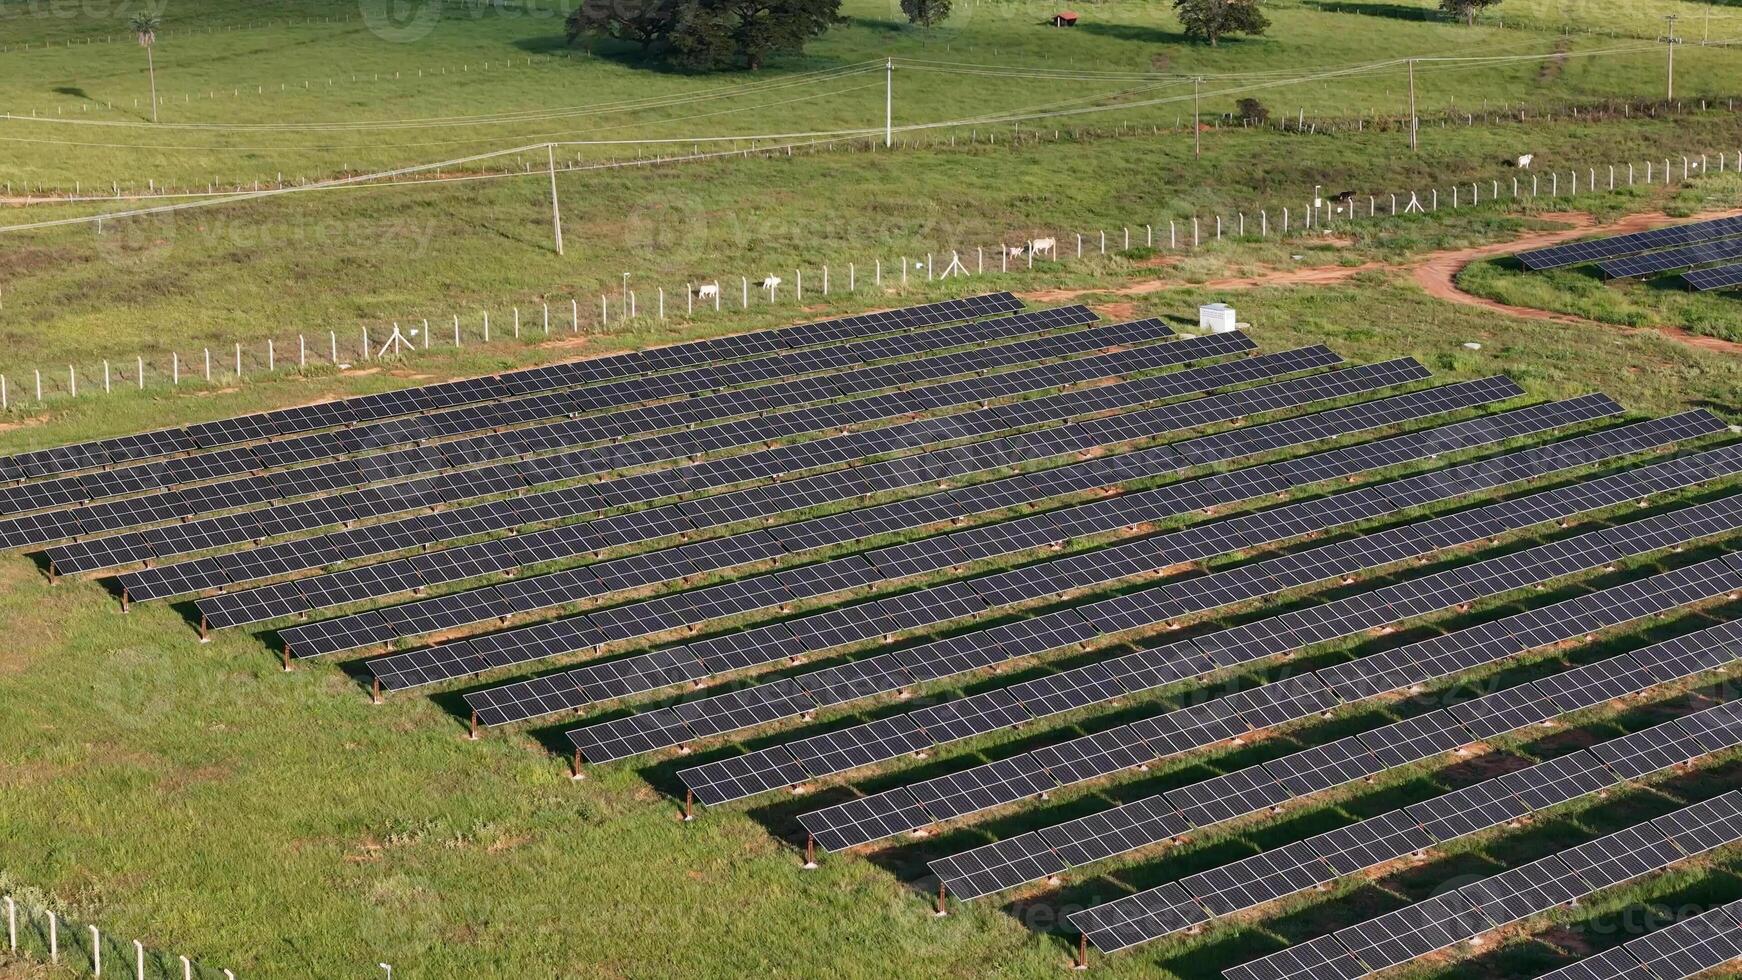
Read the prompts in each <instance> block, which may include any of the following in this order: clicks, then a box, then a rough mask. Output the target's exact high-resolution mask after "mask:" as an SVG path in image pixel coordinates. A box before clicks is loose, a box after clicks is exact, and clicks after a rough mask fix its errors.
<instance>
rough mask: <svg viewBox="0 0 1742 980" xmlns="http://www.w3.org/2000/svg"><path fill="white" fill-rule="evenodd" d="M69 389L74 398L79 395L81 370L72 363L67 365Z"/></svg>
mask: <svg viewBox="0 0 1742 980" xmlns="http://www.w3.org/2000/svg"><path fill="white" fill-rule="evenodd" d="M67 391H68V393H69V394H71V395H72V396H73V397H74V398H77V397H79V372H78V371H77V370H75V369H74V368H73V366H72V365H71V364H68V365H67Z"/></svg>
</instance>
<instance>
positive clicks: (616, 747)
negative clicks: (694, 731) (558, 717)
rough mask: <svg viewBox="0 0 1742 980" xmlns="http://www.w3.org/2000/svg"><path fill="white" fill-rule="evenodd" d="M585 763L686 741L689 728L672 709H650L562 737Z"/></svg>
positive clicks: (571, 732) (649, 750)
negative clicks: (566, 739) (578, 753)
mask: <svg viewBox="0 0 1742 980" xmlns="http://www.w3.org/2000/svg"><path fill="white" fill-rule="evenodd" d="M563 734H564V735H565V736H566V737H567V738H568V740H569V744H571V745H573V746H574V747H575V749H576V751H578V752H580V754H581V757H582V758H584V759H586V760H587V761H588V762H595V763H598V762H611V761H614V760H616V759H625V758H628V757H629V756H632V755H639V754H640V753H643V752H651V751H652V750H654V749H657V748H663V747H665V746H667V745H675V744H677V743H679V742H682V741H684V740H685V739H687V738H689V737H690V736H689V728H688V727H686V726H685V725H684V723H683V718H682V717H680V716H679V715H678V713H677V711H676V710H675V709H673V708H669V707H667V708H654V709H653V710H652V711H643V712H641V713H640V714H634V715H629V716H627V717H624V718H618V719H616V720H613V721H608V722H602V723H600V724H596V725H588V726H586V727H585V728H576V729H573V730H571V731H567V732H564V733H563Z"/></svg>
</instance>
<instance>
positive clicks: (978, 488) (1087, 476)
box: [281, 378, 1619, 656]
mask: <svg viewBox="0 0 1742 980" xmlns="http://www.w3.org/2000/svg"><path fill="white" fill-rule="evenodd" d="M1520 393H1521V392H1520V390H1519V389H1518V388H1517V387H1516V386H1515V385H1513V384H1512V383H1511V382H1510V381H1509V380H1507V379H1504V378H1491V379H1486V380H1485V381H1475V382H1466V383H1462V384H1457V385H1449V386H1446V387H1443V388H1433V389H1427V390H1425V391H1421V392H1414V393H1410V394H1405V395H1399V396H1395V397H1393V398H1389V399H1382V400H1381V401H1379V402H1363V403H1360V404H1358V405H1353V406H1347V407H1344V408H1339V409H1332V410H1330V411H1329V412H1324V413H1318V414H1317V415H1313V416H1305V417H1297V418H1293V419H1287V420H1283V421H1278V422H1271V423H1266V424H1263V425H1258V426H1253V427H1250V428H1243V429H1239V430H1234V431H1231V432H1227V433H1221V434H1217V435H1211V436H1203V437H1199V438H1198V439H1190V440H1186V441H1184V442H1181V443H1175V444H1171V445H1166V446H1158V447H1154V448H1152V449H1149V450H1140V451H1139V452H1137V453H1134V454H1132V456H1131V457H1128V458H1123V459H1121V460H1119V462H1118V463H1117V464H1116V465H1109V464H1108V462H1107V461H1105V460H1103V459H1097V460H1091V461H1085V462H1080V463H1075V464H1071V465H1067V466H1063V467H1060V468H1058V469H1056V470H1052V471H1043V472H1042V473H1041V474H1038V475H1034V474H1023V475H1019V476H1013V477H1009V478H1007V479H1006V480H995V481H991V482H988V483H982V484H976V485H974V486H972V487H969V488H964V489H961V490H950V491H945V492H942V493H937V494H931V495H927V496H924V497H917V498H908V499H905V500H900V501H895V502H892V503H888V504H880V505H877V506H874V507H870V508H865V509H863V510H857V511H849V512H845V513H842V514H832V515H828V516H825V517H818V518H811V519H809V520H802V521H797V522H795V523H793V524H789V525H784V526H782V527H779V528H776V529H773V530H763V529H758V530H754V531H749V532H746V533H743V534H739V535H732V536H729V537H724V538H716V539H710V540H707V541H700V542H695V543H692V544H686V545H682V546H679V547H677V548H672V549H668V550H667V551H663V552H653V553H648V554H643V555H636V556H631V557H628V558H622V559H615V560H613V561H609V562H603V563H600V564H598V565H592V566H582V567H580V568H574V569H567V570H564V571H560V572H554V573H551V574H548V575H539V576H531V577H528V578H522V579H516V580H514V581H512V582H509V583H507V584H505V585H501V586H488V587H485V588H483V589H478V590H474V591H473V592H469V593H453V594H450V595H446V596H441V597H438V598H433V599H425V600H421V601H419V602H414V603H410V604H407V605H405V606H398V607H391V608H388V609H383V610H370V611H367V612H363V613H357V614H354V615H352V616H342V617H338V618H335V619H330V620H324V621H321V622H319V623H313V624H309V625H306V626H297V627H292V628H289V629H286V630H284V631H282V634H281V635H282V637H283V639H284V640H285V642H286V643H287V644H289V646H290V647H291V649H293V650H295V651H298V652H299V653H300V654H302V655H305V656H307V655H312V654H321V653H334V652H338V651H340V650H347V649H354V648H356V647H359V646H366V645H369V644H372V643H377V642H382V641H383V640H386V639H391V638H398V639H405V638H408V637H415V636H418V635H422V634H425V633H433V632H439V631H442V630H448V629H455V628H458V627H461V626H465V625H469V624H471V623H477V622H487V621H489V620H491V619H496V618H502V619H506V618H507V617H508V616H510V615H513V614H521V613H526V612H532V611H536V610H541V609H555V608H560V607H561V606H563V605H565V604H568V603H571V602H575V601H578V600H581V599H597V598H601V597H604V596H608V595H611V594H612V593H614V592H617V591H619V590H620V589H621V588H624V587H631V586H633V587H639V586H643V585H648V584H653V583H654V582H658V581H667V580H674V579H686V578H687V577H688V576H690V575H700V574H705V573H710V572H717V571H722V570H724V569H727V568H730V567H733V566H735V565H739V564H744V563H746V562H752V561H760V560H765V559H769V558H777V559H778V558H785V557H788V556H792V555H796V554H797V553H799V552H801V551H803V550H806V549H814V548H821V547H827V546H829V545H834V544H840V543H845V542H850V541H855V540H862V539H864V538H867V537H871V536H874V535H884V534H891V533H896V532H901V531H908V530H913V529H916V528H920V527H925V526H928V525H934V524H940V523H945V522H949V521H953V520H959V519H961V518H965V517H967V516H969V515H972V514H975V513H976V512H983V511H986V510H989V509H1005V508H1009V507H1013V506H1017V505H1020V504H1031V503H1038V502H1040V501H1042V500H1045V499H1047V498H1050V497H1057V496H1061V495H1065V494H1073V493H1080V492H1083V491H1087V490H1091V489H1094V488H1099V487H1107V486H1112V485H1122V484H1123V482H1124V481H1129V480H1141V479H1145V478H1148V477H1156V476H1161V475H1163V474H1167V473H1174V472H1178V471H1179V470H1182V469H1185V468H1188V467H1191V466H1203V465H1209V464H1211V463H1221V462H1228V461H1231V460H1234V459H1238V458H1241V457H1244V456H1250V455H1255V454H1257V453H1260V452H1264V451H1269V450H1272V449H1277V448H1281V447H1282V446H1285V445H1297V444H1300V443H1301V442H1304V441H1306V440H1308V439H1314V438H1324V437H1325V433H1326V432H1327V427H1330V429H1331V430H1334V431H1337V432H1341V433H1352V432H1356V431H1361V430H1362V429H1367V428H1376V427H1379V426H1385V425H1394V424H1400V423H1402V422H1405V421H1408V420H1412V419H1418V418H1423V417H1427V416H1430V415H1434V414H1439V413H1442V412H1446V411H1452V410H1455V409H1458V408H1467V407H1474V406H1477V405H1481V404H1484V403H1487V402H1491V401H1498V400H1503V399H1506V398H1511V397H1515V396H1516V395H1518V394H1520ZM1618 410H1619V407H1618V406H1615V405H1614V404H1613V403H1612V402H1608V401H1607V400H1606V399H1600V398H1595V399H1587V400H1584V401H1580V402H1578V403H1576V404H1574V405H1571V406H1565V407H1564V408H1561V409H1549V408H1547V407H1544V406H1538V407H1536V408H1533V409H1526V410H1521V411H1522V412H1524V413H1526V414H1524V415H1521V416H1519V417H1518V418H1516V419H1510V420H1506V421H1505V422H1501V423H1497V424H1496V425H1495V426H1493V427H1483V426H1477V425H1474V424H1471V425H1469V426H1467V427H1466V431H1467V432H1468V434H1466V431H1455V432H1452V433H1448V434H1447V436H1448V437H1451V438H1457V437H1460V436H1462V437H1464V438H1474V437H1476V435H1477V434H1478V433H1479V434H1480V437H1481V438H1483V439H1485V440H1488V441H1493V440H1496V439H1500V438H1506V437H1505V436H1503V435H1500V434H1499V432H1500V429H1501V428H1502V427H1505V426H1507V425H1508V424H1510V425H1512V426H1516V427H1520V428H1519V429H1518V431H1521V432H1522V431H1526V430H1527V429H1528V430H1529V431H1536V430H1537V429H1538V428H1539V427H1540V425H1541V424H1542V423H1541V421H1540V419H1541V418H1542V417H1554V418H1557V419H1561V420H1562V421H1560V422H1559V423H1557V424H1568V423H1569V422H1570V421H1571V420H1572V417H1573V416H1575V415H1578V416H1583V417H1584V418H1594V417H1598V416H1597V414H1593V413H1600V414H1612V413H1613V412H1614V411H1618ZM1327 416H1331V417H1327ZM1433 445H1434V447H1435V448H1433V449H1429V450H1427V451H1428V452H1435V451H1441V450H1440V448H1439V445H1440V444H1438V443H1435V444H1433ZM1391 448H1392V447H1391V446H1383V447H1376V448H1375V449H1374V450H1372V451H1373V452H1377V453H1384V452H1386V451H1388V450H1391ZM1372 458H1373V459H1374V460H1375V461H1377V460H1379V459H1381V458H1383V457H1382V456H1373V457H1372ZM1303 469H1304V468H1303V467H1302V466H1300V465H1296V466H1288V465H1285V464H1276V465H1274V466H1273V467H1271V468H1269V469H1266V470H1264V471H1262V472H1261V473H1259V474H1252V473H1246V474H1242V475H1241V476H1239V477H1233V476H1218V477H1210V478H1204V479H1203V480H1202V481H1193V482H1192V483H1191V484H1182V485H1173V486H1172V487H1169V488H1156V489H1154V490H1148V491H1142V492H1139V493H1130V494H1122V495H1120V496H1119V497H1116V498H1113V499H1111V500H1099V501H1095V502H1092V503H1087V504H1079V505H1076V506H1074V507H1069V508H1064V509H1061V510H1059V511H1056V512H1053V513H1050V514H1034V515H1030V516H1027V517H1023V518H1019V519H1017V520H1013V521H1008V522H1003V523H999V524H990V525H983V526H980V527H975V528H970V529H966V530H961V531H955V532H951V533H949V534H945V535H940V536H937V537H933V538H927V539H921V540H914V541H908V542H906V543H903V544H899V545H894V546H891V547H887V548H881V549H878V550H876V551H872V552H870V553H868V554H867V555H865V556H863V557H860V556H846V557H842V558H837V559H834V560H832V561H828V562H823V563H819V564H818V565H803V566H798V567H794V568H791V569H787V570H785V571H781V572H777V573H775V574H774V575H772V576H763V579H764V580H768V579H775V580H778V581H779V583H780V584H781V585H782V586H784V587H785V588H786V589H787V591H788V592H790V593H791V595H790V596H787V597H784V598H780V599H778V600H777V601H778V602H780V603H784V602H786V601H791V600H794V599H804V598H812V597H815V596H819V595H823V594H826V593H828V592H835V591H840V590H842V589H848V588H860V587H863V586H867V585H874V584H878V583H881V582H887V581H891V580H896V579H902V578H908V577H911V576H914V575H920V574H924V573H926V572H931V571H937V570H940V569H943V568H950V567H955V566H960V565H965V564H967V563H969V562H972V561H978V560H982V559H986V558H991V557H995V556H999V555H1005V554H1009V553H1012V552H1016V551H1022V550H1027V549H1031V548H1036V547H1041V546H1044V545H1052V544H1055V543H1061V542H1063V541H1066V540H1069V539H1072V538H1078V537H1083V536H1085V535H1091V534H1096V533H1100V532H1103V531H1111V530H1115V529H1118V528H1121V527H1125V526H1129V525H1136V524H1140V523H1143V522H1144V521H1147V520H1154V519H1157V518H1158V517H1160V516H1161V514H1162V513H1163V511H1164V510H1165V512H1166V513H1168V514H1173V513H1180V512H1183V511H1186V510H1190V509H1192V507H1193V506H1208V505H1210V504H1211V503H1214V502H1218V501H1223V500H1234V499H1249V498H1251V497H1254V496H1258V495H1260V494H1264V493H1270V492H1275V491H1277V490H1280V489H1282V488H1284V487H1288V486H1293V485H1298V481H1290V480H1289V479H1288V478H1287V476H1285V475H1284V473H1283V472H1279V471H1286V472H1288V473H1291V474H1292V473H1295V472H1300V471H1303ZM1255 479H1261V480H1262V484H1257V483H1254V482H1253V481H1254V480H1255ZM1236 481H1238V482H1236ZM848 499H850V498H848ZM807 502H809V503H821V502H823V500H822V498H821V497H810V496H809V495H807ZM624 570H627V571H629V572H630V573H631V574H633V575H634V577H633V578H631V579H629V580H628V583H624V581H623V579H622V578H621V577H620V576H621V572H622V571H624ZM636 573H639V574H636ZM612 586H618V587H617V588H613V587H612ZM754 587H755V586H754V585H750V584H748V583H746V582H745V581H744V580H739V581H737V582H728V583H721V584H720V585H716V586H710V587H708V588H705V589H700V590H695V591H692V592H688V593H683V595H684V596H685V597H686V598H684V599H681V600H680V599H669V600H666V601H668V602H681V603H685V604H687V605H688V606H689V607H690V609H691V611H692V613H693V614H694V619H695V621H698V622H703V621H709V620H712V619H716V618H718V617H719V616H720V615H727V614H729V612H728V611H727V610H726V608H725V607H723V606H721V607H719V608H716V603H717V601H718V600H727V601H730V602H732V603H733V604H734V605H736V604H740V600H730V599H729V597H731V596H733V595H737V594H740V593H741V592H742V590H744V589H746V588H754ZM779 595H780V592H779V590H778V589H776V590H774V591H772V592H770V593H769V597H770V598H773V597H775V596H779ZM637 608H639V609H645V608H646V607H645V606H639V607H637ZM749 608H753V607H751V606H743V607H742V608H740V609H736V610H733V611H744V609H749ZM634 615H637V616H638V615H639V614H634Z"/></svg>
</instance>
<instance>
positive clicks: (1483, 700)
mask: <svg viewBox="0 0 1742 980" xmlns="http://www.w3.org/2000/svg"><path fill="white" fill-rule="evenodd" d="M1446 710H1447V711H1449V712H1451V713H1452V716H1453V717H1455V718H1457V719H1458V721H1460V722H1462V723H1463V725H1464V727H1465V728H1468V729H1469V730H1470V731H1471V733H1472V734H1474V735H1475V736H1476V737H1477V738H1492V737H1494V736H1495V735H1499V734H1502V733H1504V732H1512V731H1517V730H1518V729H1520V728H1524V727H1525V726H1527V725H1534V724H1537V723H1538V722H1542V721H1546V720H1548V719H1549V718H1553V717H1554V716H1555V715H1557V714H1559V713H1560V709H1559V708H1557V707H1556V706H1555V703H1554V702H1553V701H1552V700H1550V699H1549V697H1548V696H1547V695H1546V694H1543V693H1542V692H1541V691H1540V690H1538V689H1537V688H1536V686H1535V685H1534V684H1523V685H1520V686H1518V687H1514V688H1508V689H1507V690H1504V691H1496V692H1494V693H1493V694H1489V695H1486V696H1484V697H1480V698H1476V699H1475V700H1473V701H1465V702H1464V703H1462V704H1454V705H1452V706H1451V707H1450V708H1447V709H1446Z"/></svg>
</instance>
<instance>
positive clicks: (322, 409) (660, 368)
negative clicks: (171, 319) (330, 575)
mask: <svg viewBox="0 0 1742 980" xmlns="http://www.w3.org/2000/svg"><path fill="white" fill-rule="evenodd" d="M1022 306H1023V304H1022V301H1021V300H1019V299H1017V298H1016V297H1015V296H1014V295H1012V294H1010V293H992V294H988V295H985V296H973V297H968V298H965V299H954V300H945V301H943V302H939V303H930V304H926V305H924V306H915V307H907V308H905V309H900V310H890V311H885V312H879V313H866V314H859V315H856V316H850V317H843V318H841V319H838V320H826V321H821V322H817V323H808V324H803V325H800V326H793V327H782V328H776V329H773V330H762V331H756V332H753V333H746V334H737V335H733V336H727V337H716V338H713V339H711V340H699V341H691V342H688V343H682V344H673V345H671V346H667V347H654V348H649V349H646V350H639V351H630V352H628V353H624V354H614V355H610V356H607V357H599V358H591V359H588V360H584V361H572V362H567V363H563V364H552V365H546V366H544V367H538V368H529V369H526V370H523V371H511V372H505V373H503V374H501V375H497V376H493V377H487V378H474V379H469V380H465V381H453V382H448V383H446V384H436V385H425V386H423V387H419V388H408V389H403V390H398V391H389V392H382V393H380V394H375V395H362V396H359V397H356V398H346V399H341V400H338V401H333V402H323V403H320V404H317V405H305V406H301V407H298V408H288V409H280V410H278V411H272V412H261V413H257V414H254V415H244V416H238V417H236V418H229V419H220V420H218V421H216V422H202V423H199V424H197V425H192V426H188V427H186V428H183V429H160V430H157V431H154V432H143V433H139V434H137V435H130V436H119V437H116V438H113V439H101V440H97V441H94V442H84V443H76V444H73V445H68V446H57V447H53V448H50V449H41V450H36V451H33V452H27V453H20V454H18V455H15V456H7V457H4V458H0V480H15V481H24V480H34V479H42V478H47V477H52V476H56V475H58V474H61V473H72V472H78V471H81V470H97V469H102V468H104V467H110V466H123V465H126V464H129V463H133V462H136V461H138V460H142V459H153V458H162V457H169V456H175V455H179V454H183V453H190V452H198V451H201V450H210V449H214V448H218V447H224V446H234V445H239V444H247V443H252V442H256V441H265V440H270V439H273V438H282V437H290V436H296V435H299V434H302V433H305V432H312V431H318V430H321V429H327V428H334V427H338V426H344V425H350V424H355V423H359V422H366V421H370V420H374V419H382V418H392V417H395V416H400V415H412V414H417V413H420V412H427V411H432V410H436V409H440V408H445V407H448V406H452V405H459V404H466V403H471V402H479V401H485V400H489V399H493V398H501V397H508V396H513V395H521V394H527V393H530V392H540V391H550V390H556V389H559V388H564V387H570V386H577V385H585V384H597V383H605V382H610V381H614V380H618V379H622V378H631V377H634V376H637V375H646V374H649V373H657V372H664V371H671V370H677V369H681V368H684V367H689V366H693V365H698V364H710V363H718V362H725V361H732V360H737V359H742V358H747V357H754V356H756V355H760V354H766V353H771V352H774V351H781V350H797V349H799V348H803V347H809V346H813V345H821V344H833V343H839V342H840V341H842V340H847V339H851V338H854V337H865V336H873V335H876V334H879V333H892V332H895V331H898V330H905V329H913V328H917V327H923V326H929V325H934V324H940V323H950V322H954V321H959V320H969V319H974V318H977V317H983V316H989V315H992V314H995V313H1009V312H1013V311H1015V310H1020V309H1022ZM709 387H712V385H710V386H709ZM692 390H694V389H693V388H692Z"/></svg>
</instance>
